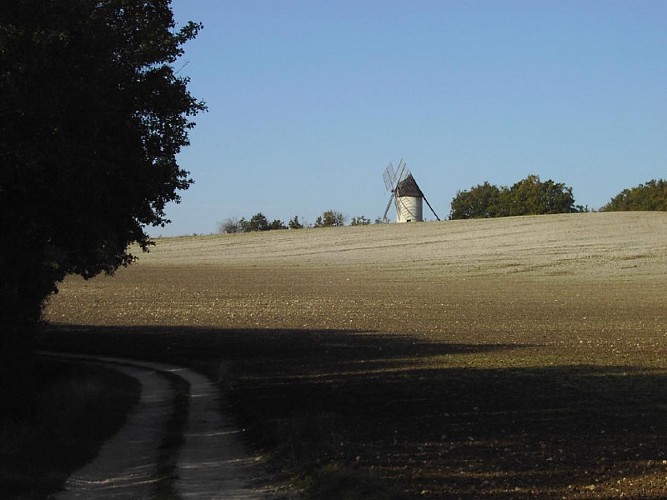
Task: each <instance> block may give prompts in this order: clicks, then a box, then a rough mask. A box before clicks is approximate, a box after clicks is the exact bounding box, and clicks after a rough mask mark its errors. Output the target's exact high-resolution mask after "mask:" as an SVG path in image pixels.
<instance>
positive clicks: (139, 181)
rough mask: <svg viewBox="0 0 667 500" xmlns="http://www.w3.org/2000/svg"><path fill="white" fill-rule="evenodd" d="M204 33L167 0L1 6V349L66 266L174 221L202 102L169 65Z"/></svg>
mask: <svg viewBox="0 0 667 500" xmlns="http://www.w3.org/2000/svg"><path fill="white" fill-rule="evenodd" d="M200 28H201V26H200V25H198V24H195V23H192V22H190V23H187V24H186V25H185V26H183V27H181V28H176V26H175V23H174V19H173V15H172V11H171V8H170V2H169V0H150V1H149V0H144V1H142V0H134V1H127V0H58V1H56V0H13V1H11V2H2V3H1V4H0V117H1V119H0V162H1V163H0V165H1V167H2V175H0V235H1V238H0V325H2V330H3V335H1V336H0V337H1V338H2V340H0V342H1V344H0V351H2V352H5V353H6V352H7V351H8V349H9V348H10V347H18V344H19V343H20V341H21V340H22V339H23V340H26V339H28V338H29V333H30V332H31V331H34V325H35V323H36V322H37V321H38V320H39V319H40V316H41V307H42V304H43V303H44V301H45V299H46V298H47V297H48V296H49V295H50V294H51V293H53V292H55V291H56V290H57V284H58V282H60V281H61V280H62V279H63V278H64V277H65V276H66V275H67V274H71V273H74V274H79V275H81V276H83V277H84V278H90V277H92V276H95V275H96V274H98V273H100V272H106V273H112V272H113V271H114V270H115V269H117V268H118V267H119V266H124V265H127V264H130V263H131V262H133V261H134V260H135V257H134V256H133V255H131V254H130V253H128V251H127V248H128V245H129V244H131V243H137V244H138V245H139V247H140V248H142V249H143V250H144V251H146V250H147V249H148V248H149V246H150V245H151V241H150V239H149V237H148V235H147V234H146V232H145V227H146V226H164V225H165V224H166V223H168V222H169V221H168V220H167V218H166V216H165V211H164V210H165V206H166V204H167V203H168V202H171V201H175V202H178V201H179V195H178V191H180V190H184V189H187V188H188V186H189V185H190V184H191V183H192V180H191V179H190V178H189V175H188V172H186V171H185V170H183V169H182V168H180V166H179V165H178V163H177V160H176V156H177V154H178V153H179V151H180V150H181V148H182V147H184V146H186V145H187V144H188V131H189V130H190V129H191V128H192V127H193V125H194V124H193V122H192V121H191V117H192V116H194V115H196V114H197V113H198V112H200V111H202V110H204V109H205V106H204V104H203V103H202V102H201V101H198V100H197V99H195V98H194V97H193V96H192V95H191V94H190V93H189V91H188V89H187V84H188V79H187V78H186V77H183V76H179V75H178V74H177V72H176V71H175V70H174V64H175V63H176V61H177V59H178V58H179V57H180V56H181V55H182V53H183V49H182V47H183V44H184V43H185V42H187V41H188V40H191V39H192V38H194V37H195V36H196V35H197V32H198V31H199V29H200ZM24 347H26V346H24Z"/></svg>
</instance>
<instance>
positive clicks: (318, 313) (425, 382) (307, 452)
mask: <svg viewBox="0 0 667 500" xmlns="http://www.w3.org/2000/svg"><path fill="white" fill-rule="evenodd" d="M156 243H157V244H156V246H155V248H154V249H153V250H152V251H151V252H150V253H149V254H147V255H140V256H139V257H140V260H139V262H138V263H137V264H136V265H133V266H130V267H129V268H127V269H123V270H121V271H119V272H118V273H117V275H116V276H114V277H99V278H96V279H93V280H90V281H84V280H81V279H79V278H72V279H68V280H67V281H66V282H65V283H64V284H63V285H62V287H61V292H60V293H59V294H58V295H57V296H55V297H54V298H53V299H52V300H51V302H50V304H49V306H48V308H47V311H46V316H47V318H48V320H49V322H50V323H51V325H52V327H51V328H49V329H48V330H47V331H46V332H45V334H44V336H43V338H42V344H43V346H44V347H45V348H49V349H55V348H58V349H63V350H69V351H81V352H88V353H101V354H106V355H118V356H125V357H136V358H140V359H153V360H160V361H166V362H173V363H177V364H185V365H189V366H192V367H194V368H196V369H199V370H202V371H204V372H206V373H207V374H209V375H212V376H215V377H216V378H217V380H219V381H220V382H221V390H222V391H223V392H224V394H225V395H226V396H227V398H228V400H229V401H230V404H231V406H230V410H231V411H233V412H235V414H236V415H237V417H238V418H239V420H240V421H241V422H242V423H243V425H244V426H245V427H246V428H247V429H248V435H249V436H250V438H251V439H252V444H253V445H254V446H256V447H258V448H262V449H264V450H265V453H266V454H267V456H269V457H270V459H271V463H273V464H274V466H275V467H276V468H277V469H279V470H281V471H282V472H283V474H284V477H285V478H287V479H288V480H290V481H292V482H293V483H294V484H296V485H297V486H298V487H299V488H300V489H301V490H302V491H303V492H304V495H305V496H310V497H313V498H315V497H317V498H343V497H344V496H343V495H344V494H345V493H346V492H347V493H348V494H349V496H348V497H347V498H355V496H354V495H357V497H359V498H372V497H373V495H376V497H377V498H391V497H392V496H393V497H395V498H404V497H407V498H412V497H424V498H450V497H453V498H535V497H540V498H564V497H565V498H609V497H623V496H625V497H633V498H637V497H643V498H662V497H665V496H667V418H666V417H667V414H666V410H667V383H666V382H667V361H666V355H667V313H666V310H667V309H666V307H665V306H666V305H667V290H666V288H665V283H666V282H667V214H665V213H637V212H635V213H592V214H571V215H555V216H540V217H517V218H506V219H493V220H472V221H447V222H429V223H419V224H402V225H397V224H387V225H373V226H362V227H346V228H331V229H308V230H296V231H292V230H289V231H270V232H266V233H255V234H240V235H224V236H204V237H184V238H168V239H159V240H157V242H156ZM333 492H337V493H336V494H334V493H333ZM327 495H329V496H327ZM336 495H338V496H336Z"/></svg>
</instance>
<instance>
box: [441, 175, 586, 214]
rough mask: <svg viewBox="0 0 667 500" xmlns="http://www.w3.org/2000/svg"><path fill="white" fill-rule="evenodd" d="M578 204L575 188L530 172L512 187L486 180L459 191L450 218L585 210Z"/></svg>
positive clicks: (453, 201)
mask: <svg viewBox="0 0 667 500" xmlns="http://www.w3.org/2000/svg"><path fill="white" fill-rule="evenodd" d="M587 210H588V209H587V208H586V207H582V206H580V205H575V201H574V196H573V194H572V188H571V187H568V186H566V185H565V184H563V183H561V182H554V181H553V180H551V179H549V180H547V181H541V180H540V178H539V176H537V175H529V176H528V177H526V178H525V179H522V180H520V181H519V182H516V183H515V184H513V185H512V186H510V187H507V186H495V185H493V184H489V183H488V182H484V183H483V184H479V185H477V186H474V187H472V188H470V189H468V190H465V191H458V192H457V193H456V196H455V197H454V199H453V200H452V208H451V212H450V215H449V218H450V219H474V218H486V217H509V216H516V215H544V214H560V213H575V212H585V211H587Z"/></svg>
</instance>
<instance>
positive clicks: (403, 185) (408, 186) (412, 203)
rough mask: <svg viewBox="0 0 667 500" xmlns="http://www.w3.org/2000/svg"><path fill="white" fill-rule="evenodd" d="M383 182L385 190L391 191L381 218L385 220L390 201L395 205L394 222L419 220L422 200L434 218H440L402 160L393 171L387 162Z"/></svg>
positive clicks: (421, 219) (420, 218)
mask: <svg viewBox="0 0 667 500" xmlns="http://www.w3.org/2000/svg"><path fill="white" fill-rule="evenodd" d="M382 177H383V178H384V184H385V186H386V188H387V191H389V192H390V193H391V195H390V196H389V201H388V202H387V208H386V209H385V211H384V215H383V216H382V219H383V220H384V221H387V214H388V213H389V209H390V208H391V204H392V201H393V202H394V205H395V206H396V222H421V221H423V220H424V217H423V203H422V202H423V201H425V202H426V204H427V205H428V208H430V209H431V212H433V215H435V218H436V219H438V220H440V218H439V217H438V215H437V214H436V213H435V211H434V210H433V207H431V204H430V203H429V202H428V200H427V199H426V197H425V196H424V193H423V192H422V190H421V189H419V185H418V184H417V181H416V180H415V178H414V177H413V176H412V174H411V173H410V169H409V168H408V167H407V165H406V164H405V162H404V161H403V160H401V161H400V163H399V164H398V169H397V170H396V171H395V170H394V166H393V165H392V164H391V162H390V163H389V165H387V168H385V169H384V172H383V174H382Z"/></svg>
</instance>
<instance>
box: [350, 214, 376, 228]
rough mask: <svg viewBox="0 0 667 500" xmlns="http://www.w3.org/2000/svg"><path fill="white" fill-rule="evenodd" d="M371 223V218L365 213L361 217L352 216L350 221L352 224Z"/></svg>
mask: <svg viewBox="0 0 667 500" xmlns="http://www.w3.org/2000/svg"><path fill="white" fill-rule="evenodd" d="M370 223H371V220H370V219H369V218H367V217H364V216H363V215H360V216H359V217H352V220H351V221H350V226H367V225H369V224H370Z"/></svg>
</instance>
